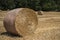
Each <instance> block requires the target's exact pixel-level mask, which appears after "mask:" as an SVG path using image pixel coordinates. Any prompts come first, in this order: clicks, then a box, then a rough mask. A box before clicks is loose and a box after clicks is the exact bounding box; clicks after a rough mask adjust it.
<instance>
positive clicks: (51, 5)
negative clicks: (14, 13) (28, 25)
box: [0, 0, 60, 11]
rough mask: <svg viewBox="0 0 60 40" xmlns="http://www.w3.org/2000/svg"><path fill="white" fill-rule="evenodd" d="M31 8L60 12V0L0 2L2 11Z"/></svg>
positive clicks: (7, 0) (10, 0)
mask: <svg viewBox="0 0 60 40" xmlns="http://www.w3.org/2000/svg"><path fill="white" fill-rule="evenodd" d="M21 7H23V8H31V9H34V10H37V11H38V10H43V11H60V0H0V9H1V10H12V9H15V8H21Z"/></svg>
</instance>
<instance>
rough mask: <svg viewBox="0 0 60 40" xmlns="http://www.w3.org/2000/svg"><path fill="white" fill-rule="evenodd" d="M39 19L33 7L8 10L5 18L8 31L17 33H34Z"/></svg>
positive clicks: (23, 34)
mask: <svg viewBox="0 0 60 40" xmlns="http://www.w3.org/2000/svg"><path fill="white" fill-rule="evenodd" d="M37 24H38V19H37V16H36V13H35V11H34V10H32V9H28V8H18V9H14V10H11V11H9V12H8V14H7V15H6V17H5V18H4V27H5V29H6V30H7V32H9V33H12V34H15V35H22V36H25V35H30V34H34V31H35V29H36V28H37Z"/></svg>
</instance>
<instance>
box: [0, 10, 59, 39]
mask: <svg viewBox="0 0 60 40" xmlns="http://www.w3.org/2000/svg"><path fill="white" fill-rule="evenodd" d="M6 14H7V12H6V11H1V12H0V40H60V12H43V15H37V17H38V25H37V29H36V30H35V34H33V35H30V36H23V37H19V36H15V35H12V34H10V33H7V32H6V30H5V28H4V26H3V19H4V16H5V15H6Z"/></svg>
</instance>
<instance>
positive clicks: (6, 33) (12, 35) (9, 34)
mask: <svg viewBox="0 0 60 40" xmlns="http://www.w3.org/2000/svg"><path fill="white" fill-rule="evenodd" d="M1 35H6V36H10V37H22V36H21V35H20V36H19V35H14V34H12V33H9V32H3V33H1Z"/></svg>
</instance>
